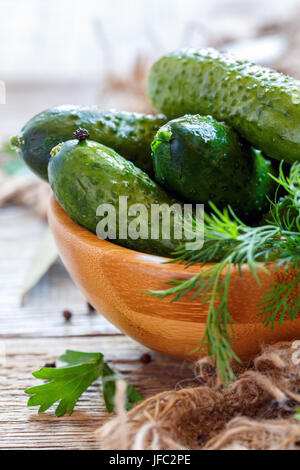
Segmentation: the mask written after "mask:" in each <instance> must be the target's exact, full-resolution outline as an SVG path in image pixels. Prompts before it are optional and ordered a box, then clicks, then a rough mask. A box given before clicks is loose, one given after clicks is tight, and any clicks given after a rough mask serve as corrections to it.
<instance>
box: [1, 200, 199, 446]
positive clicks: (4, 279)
mask: <svg viewBox="0 0 300 470" xmlns="http://www.w3.org/2000/svg"><path fill="white" fill-rule="evenodd" d="M44 230H45V224H44V223H43V222H42V221H41V220H40V219H38V218H37V217H36V216H35V215H34V214H33V213H31V212H30V211H29V210H28V209H23V208H20V207H14V206H11V207H5V208H2V209H1V210H0V286H1V287H0V289H1V297H0V325H1V328H0V389H1V391H0V449H56V448H59V449H99V443H98V442H97V439H96V436H95V430H96V429H97V428H98V427H99V426H101V424H102V423H104V422H105V421H106V420H107V419H109V417H110V415H109V414H108V413H106V412H105V407H104V403H103V399H102V396H101V390H100V388H99V387H100V386H99V384H94V385H93V386H91V388H90V389H89V390H88V391H87V392H86V393H84V394H83V396H82V397H81V399H80V401H79V402H78V404H77V405H76V409H75V411H74V412H73V414H72V416H70V417H66V416H64V417H62V418H56V417H55V415H54V413H53V407H52V409H50V410H49V411H48V412H47V413H45V414H42V415H38V413H37V408H27V407H26V402H27V396H26V395H25V394H24V390H25V389H26V388H27V387H29V386H33V385H35V384H37V383H40V382H39V381H37V379H35V378H34V377H32V375H31V373H32V372H33V371H34V370H37V369H39V368H40V367H42V366H43V365H44V364H45V363H48V362H52V361H54V360H55V359H56V358H57V357H58V356H59V355H60V354H62V353H63V352H64V351H65V349H68V348H69V349H76V350H81V351H101V352H103V353H104V354H105V357H106V359H107V360H108V361H109V362H110V363H111V364H112V366H113V367H114V368H115V369H116V370H117V371H119V372H121V373H122V374H124V377H125V379H126V380H128V381H129V382H130V383H132V384H133V385H134V386H135V387H136V388H137V389H138V390H139V391H140V393H141V394H142V395H143V397H145V398H146V397H149V396H151V395H153V394H155V393H157V392H161V391H164V390H168V389H173V388H174V387H175V386H178V384H179V383H180V382H181V381H184V382H185V381H186V380H187V381H189V379H190V378H191V377H192V375H193V372H192V370H191V368H190V366H189V365H188V364H182V363H181V362H178V361H176V360H172V359H170V358H167V357H165V356H162V355H160V354H157V353H154V352H152V351H151V352H150V354H151V357H152V359H153V360H152V361H151V362H150V363H149V364H142V363H141V361H140V360H139V359H140V356H141V355H142V354H143V353H144V352H145V351H146V348H144V347H143V346H140V345H138V344H137V343H135V342H134V341H132V340H131V339H130V338H128V337H126V336H124V335H123V334H122V333H121V332H120V331H118V330H117V329H116V328H115V327H114V326H112V325H111V324H110V323H108V322H107V321H106V320H105V318H104V317H103V316H101V314H99V313H97V312H95V313H88V308H87V304H86V301H85V299H84V298H83V297H82V295H81V293H80V292H79V291H78V290H77V289H76V287H75V286H74V285H73V283H72V281H71V280H70V278H69V276H68V274H67V273H66V271H65V269H64V267H63V265H62V264H61V262H60V261H58V262H56V263H55V265H54V266H53V267H52V268H51V269H50V271H49V272H48V273H47V274H46V275H45V276H44V278H43V279H42V280H41V281H40V283H39V284H38V285H37V286H36V287H34V288H33V290H32V291H31V292H30V293H29V294H28V295H27V297H26V299H25V304H24V306H21V305H20V292H21V288H22V285H23V283H24V277H25V275H26V270H27V269H28V265H29V263H30V260H31V258H32V256H33V253H34V249H35V246H36V244H37V242H38V240H39V239H40V237H41V236H42V233H43V231H44ZM65 309H68V310H70V311H72V313H73V316H72V319H71V321H69V322H66V321H65V320H64V318H63V316H62V312H63V310H65ZM181 383H182V382H181Z"/></svg>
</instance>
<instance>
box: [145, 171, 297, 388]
mask: <svg viewBox="0 0 300 470" xmlns="http://www.w3.org/2000/svg"><path fill="white" fill-rule="evenodd" d="M270 176H271V177H272V178H273V179H274V180H275V181H276V182H277V184H278V189H277V191H276V195H275V197H274V201H270V212H269V213H268V215H267V216H266V217H265V224H264V225H260V226H257V227H251V226H249V225H246V224H244V223H243V222H242V221H241V220H240V219H239V218H238V217H237V216H236V215H235V213H234V212H233V210H232V209H231V208H230V207H228V208H225V209H224V210H223V211H220V210H219V209H218V208H217V207H216V206H215V205H214V204H213V203H210V207H211V213H210V214H207V213H206V214H204V222H205V229H204V235H205V237H204V238H205V241H204V246H203V248H202V249H201V250H192V251H189V250H187V249H186V248H185V247H183V248H182V249H181V250H180V251H178V252H177V253H176V255H177V257H176V258H175V259H174V260H173V261H172V262H184V263H185V264H186V266H187V267H188V266H191V265H194V264H198V263H199V264H200V266H201V270H200V272H199V273H198V274H196V275H195V276H193V277H192V278H190V279H188V280H183V281H182V280H173V281H170V284H171V285H172V287H170V288H169V289H166V290H163V291H150V292H149V293H150V294H151V295H155V296H156V297H159V298H165V297H168V296H171V297H173V299H172V301H177V300H179V299H181V298H182V297H184V296H185V295H187V294H188V293H190V292H192V293H193V295H192V300H195V299H197V300H198V301H199V302H200V304H201V305H203V304H206V303H209V306H208V315H207V321H206V330H205V333H204V336H203V338H202V339H201V340H200V342H199V344H198V347H197V348H196V349H195V350H194V351H192V353H194V352H196V351H197V350H199V349H201V348H203V347H204V346H205V347H206V351H207V354H208V355H209V356H212V358H213V359H214V361H215V362H216V366H217V368H218V371H219V374H220V376H221V378H222V380H223V382H224V383H225V384H227V383H228V382H229V381H230V380H232V379H233V378H234V373H233V370H232V365H231V363H232V360H233V359H235V360H237V361H238V360H239V359H238V357H237V356H236V354H235V353H234V351H233V348H232V342H233V341H234V321H233V319H232V317H231V315H230V312H229V310H228V292H229V288H230V276H231V270H232V268H237V269H238V272H239V274H240V275H242V270H243V265H245V264H246V265H247V266H248V268H249V269H250V271H251V273H252V275H253V276H254V278H255V279H256V281H257V282H258V283H260V279H259V271H260V270H267V266H266V265H265V263H268V262H273V263H274V264H275V267H277V268H284V269H285V270H294V272H295V275H294V276H290V278H291V280H290V281H289V282H277V283H275V284H273V285H272V286H271V289H270V290H269V291H268V292H266V294H265V295H264V296H263V298H262V299H260V301H259V302H258V310H259V313H258V314H259V315H260V316H261V317H262V322H263V324H264V325H265V326H266V327H267V326H270V327H271V328H273V327H274V325H275V322H276V320H277V319H278V324H279V325H281V324H282V323H283V322H284V320H285V318H287V317H288V318H289V319H290V320H294V319H295V318H296V316H297V315H298V313H299V310H300V289H299V285H300V272H299V265H300V233H299V232H300V163H295V164H294V165H293V166H292V167H291V170H290V174H289V176H288V177H286V176H285V175H284V172H283V165H282V164H281V165H280V168H279V175H278V177H273V176H272V175H270ZM282 191H284V193H285V195H284V196H283V197H280V196H279V194H280V192H282ZM193 229H194V230H201V229H202V228H201V227H200V225H198V222H197V220H193ZM216 261H217V262H216ZM209 263H214V264H209ZM206 265H208V266H207V267H206ZM291 298H292V300H291Z"/></svg>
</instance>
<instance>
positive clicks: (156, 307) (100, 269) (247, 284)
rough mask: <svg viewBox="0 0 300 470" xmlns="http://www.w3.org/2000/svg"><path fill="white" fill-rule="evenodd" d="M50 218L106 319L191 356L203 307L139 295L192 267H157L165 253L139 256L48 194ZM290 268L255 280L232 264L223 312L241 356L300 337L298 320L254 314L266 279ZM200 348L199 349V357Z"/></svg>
mask: <svg viewBox="0 0 300 470" xmlns="http://www.w3.org/2000/svg"><path fill="white" fill-rule="evenodd" d="M49 223H50V227H51V229H52V231H53V234H54V237H55V240H56V243H57V246H58V249H59V252H60V255H61V258H62V260H63V262H64V264H65V266H66V268H67V270H68V272H69V274H70V276H71V278H72V279H73V281H74V282H75V284H76V285H77V286H78V288H79V289H80V290H81V291H82V292H83V294H84V295H85V297H86V299H87V300H88V301H89V302H90V303H91V304H92V305H93V306H94V307H95V308H96V309H97V310H99V312H101V313H102V314H103V315H104V316H105V317H106V318H107V319H108V320H109V321H110V322H111V323H113V324H114V325H115V326H116V327H118V328H119V329H120V330H121V331H123V332H124V333H126V334H127V335H129V336H131V337H132V338H133V339H135V340H136V341H138V342H140V343H142V344H144V345H145V346H147V347H149V348H152V349H154V350H156V351H160V352H163V353H166V354H169V355H171V356H174V357H177V358H180V359H186V360H189V361H191V360H195V359H196V357H199V356H200V355H201V354H200V353H198V354H197V355H194V356H191V355H190V354H189V353H190V351H191V350H193V349H194V348H195V346H196V345H197V342H199V340H200V339H201V338H202V336H203V334H204V331H205V323H206V318H207V310H208V305H204V306H200V305H199V303H198V302H197V300H195V301H192V302H191V301H190V300H189V299H188V298H187V297H184V298H183V299H181V300H180V301H178V302H173V303H171V302H170V298H166V299H163V300H162V299H157V298H155V297H151V296H148V295H145V294H144V292H146V291H147V290H148V289H154V290H161V289H165V288H166V287H167V284H166V283H167V282H168V281H169V280H171V279H187V278H189V277H190V276H191V275H193V274H195V273H197V272H199V269H201V268H199V266H193V267H191V268H189V269H185V267H184V265H182V264H164V262H165V261H167V259H166V258H161V257H157V256H151V255H146V254H143V253H139V252H136V251H133V250H129V249H127V248H123V247H120V246H118V245H115V244H113V243H111V242H108V241H104V240H101V239H99V238H98V237H97V236H96V235H94V234H92V233H91V232H89V231H88V230H86V229H84V228H82V227H80V226H79V225H77V224H76V223H75V222H73V221H72V220H71V219H70V217H69V216H68V215H67V213H66V212H65V211H64V210H63V209H62V207H61V206H60V205H59V204H58V203H57V202H56V201H55V199H54V198H53V197H52V199H51V201H50V208H49ZM285 276H293V274H291V273H282V272H278V271H277V270H276V271H275V270H272V268H271V270H270V273H265V272H261V273H260V279H261V285H258V283H257V282H256V281H255V279H254V278H253V276H252V274H251V273H250V272H249V270H248V269H247V267H245V269H243V273H242V276H240V275H239V274H238V272H237V271H236V270H235V269H233V271H232V274H231V284H230V292H229V311H230V313H231V315H232V317H233V318H234V320H235V321H236V322H237V323H236V324H235V326H234V330H235V335H236V340H235V342H234V343H233V345H234V350H235V352H236V353H237V354H238V355H239V356H240V357H241V358H243V359H247V358H249V357H250V356H252V355H254V354H256V353H257V352H258V351H259V350H260V348H261V346H262V345H263V344H268V343H274V342H277V341H285V340H293V339H299V338H300V318H298V319H296V320H295V321H293V322H291V321H288V320H286V321H285V322H284V323H283V325H281V326H280V327H278V326H277V325H276V326H275V328H274V330H273V331H272V330H271V329H270V328H265V327H264V326H263V324H262V321H261V318H260V317H258V316H257V313H258V309H257V303H258V301H259V299H260V298H261V296H262V294H263V293H264V292H266V290H267V289H269V288H270V284H272V283H274V282H275V281H278V280H279V279H280V280H281V281H282V280H283V278H284V277H285ZM203 353H205V351H203V352H202V354H203Z"/></svg>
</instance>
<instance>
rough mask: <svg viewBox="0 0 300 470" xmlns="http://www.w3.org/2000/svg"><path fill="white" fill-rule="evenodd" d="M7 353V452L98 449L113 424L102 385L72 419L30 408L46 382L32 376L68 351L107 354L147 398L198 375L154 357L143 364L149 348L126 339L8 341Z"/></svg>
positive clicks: (3, 425) (3, 433)
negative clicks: (32, 393) (31, 397)
mask: <svg viewBox="0 0 300 470" xmlns="http://www.w3.org/2000/svg"><path fill="white" fill-rule="evenodd" d="M3 345H4V347H5V351H6V361H5V362H6V363H5V370H6V373H5V380H2V384H3V385H4V386H3V389H2V392H1V394H0V414H1V421H0V448H1V449H36V448H39V449H40V448H43V449H55V448H60V449H97V448H99V444H98V442H97V439H96V436H95V433H94V431H95V430H96V429H97V428H98V427H99V426H100V425H101V424H102V423H104V421H106V420H107V419H109V416H110V415H109V414H108V413H106V412H105V407H104V403H103V399H102V395H101V390H100V386H99V384H98V383H96V384H94V385H92V386H91V387H90V389H89V390H88V391H87V392H86V393H84V394H83V396H82V397H81V399H80V401H79V402H78V404H77V406H76V410H75V411H74V412H73V414H72V415H71V416H70V417H67V416H64V417H61V418H56V417H55V415H54V412H53V410H54V406H53V407H52V408H51V409H50V410H49V411H48V412H47V413H45V414H42V415H38V414H37V408H27V407H26V402H27V398H28V397H27V396H26V395H25V394H24V390H25V389H26V388H27V387H30V386H33V385H35V384H38V383H40V381H38V380H37V379H35V378H34V377H32V375H31V372H32V371H33V370H37V369H39V368H40V367H42V366H43V365H44V364H45V363H46V362H50V361H53V360H55V358H56V357H57V355H58V354H60V353H63V352H64V350H65V349H66V348H71V349H78V350H83V351H99V350H101V351H102V352H103V353H104V354H105V357H106V358H107V360H109V361H110V364H111V365H112V367H113V368H114V369H115V370H117V371H118V372H120V373H122V374H123V375H124V378H125V379H126V380H128V381H129V382H130V383H132V384H133V385H134V386H135V387H136V388H137V389H138V390H139V391H140V393H141V394H142V396H143V397H149V396H151V395H153V394H154V393H157V392H161V391H164V390H167V389H172V388H174V387H175V386H176V384H179V382H180V381H181V380H183V379H188V378H189V377H191V376H192V371H191V369H190V368H188V366H187V365H184V364H183V365H182V364H181V365H180V364H178V362H177V361H175V360H172V359H168V358H166V357H163V356H160V355H159V354H157V353H151V355H152V357H153V359H154V360H153V361H152V362H151V363H149V364H147V365H143V364H142V363H141V362H140V361H139V357H140V355H141V354H142V353H143V352H145V348H143V347H142V346H139V345H137V344H136V343H134V342H133V341H132V340H130V339H129V338H127V337H125V336H103V337H96V338H95V337H93V338H82V337H81V338H70V337H69V338H55V339H54V338H53V339H52V338H43V339H38V338H36V339H20V338H18V339H6V340H2V344H1V349H2V351H3Z"/></svg>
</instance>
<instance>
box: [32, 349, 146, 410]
mask: <svg viewBox="0 0 300 470" xmlns="http://www.w3.org/2000/svg"><path fill="white" fill-rule="evenodd" d="M59 360H60V361H62V362H65V363H67V364H68V365H67V366H64V367H60V368H57V369H53V368H48V367H43V368H42V369H40V370H38V371H36V372H33V374H32V375H33V376H34V377H36V378H37V379H42V380H48V382H47V383H45V384H43V385H36V386H34V387H31V388H28V389H27V390H25V393H27V394H28V395H31V397H30V398H29V400H28V402H27V406H39V413H43V412H45V411H46V410H48V409H49V408H50V407H51V406H52V405H53V404H54V403H56V402H57V401H59V404H58V406H57V408H56V411H55V414H56V416H62V415H64V414H66V413H67V414H68V415H71V413H72V411H73V409H74V406H75V404H76V403H77V401H78V399H79V398H80V396H81V395H82V394H83V392H85V391H86V390H87V388H88V387H89V386H90V385H91V384H92V383H93V382H95V380H97V379H98V378H99V377H101V378H102V379H103V396H104V402H105V406H106V409H107V411H109V412H111V411H114V410H115V407H114V397H115V392H116V380H118V378H119V375H118V374H116V372H114V371H113V370H112V369H111V368H110V367H109V366H108V365H107V363H106V362H104V356H103V354H101V353H85V352H80V351H71V350H67V351H66V352H65V354H63V355H62V356H60V357H59ZM126 396H127V400H126V409H130V408H132V406H133V403H137V402H139V401H141V400H142V397H141V395H140V394H139V393H138V392H137V391H136V390H135V389H134V387H132V386H131V385H127V393H126Z"/></svg>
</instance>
